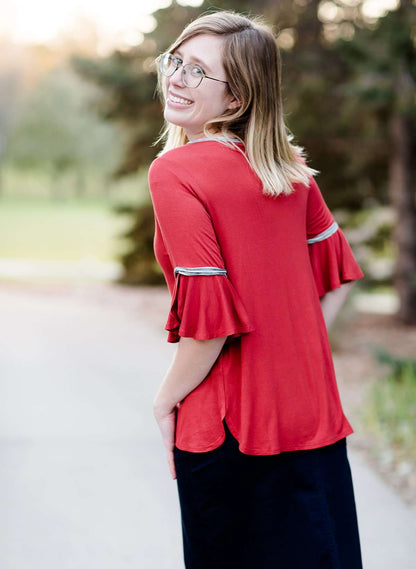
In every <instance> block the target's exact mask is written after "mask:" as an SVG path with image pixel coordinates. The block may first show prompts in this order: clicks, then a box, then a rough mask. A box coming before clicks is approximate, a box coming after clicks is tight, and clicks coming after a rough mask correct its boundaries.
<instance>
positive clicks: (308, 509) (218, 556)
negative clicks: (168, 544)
mask: <svg viewBox="0 0 416 569" xmlns="http://www.w3.org/2000/svg"><path fill="white" fill-rule="evenodd" d="M224 428H225V430H226V439H225V441H224V443H223V444H222V445H221V446H220V447H218V448H216V449H214V450H212V451H208V452H203V453H192V452H187V451H183V450H180V449H178V448H177V447H175V449H174V453H175V464H176V472H177V483H178V492H179V502H180V508H181V519H182V535H183V550H184V558H185V566H186V569H225V568H227V569H362V562H361V551H360V540H359V533H358V525H357V516H356V508H355V500H354V490H353V485H352V479H351V470H350V465H349V462H348V457H347V445H346V439H345V438H344V439H342V440H340V441H338V442H336V443H335V444H332V445H329V446H325V447H321V448H319V449H312V450H303V451H291V452H283V453H280V454H277V455H271V456H251V455H246V454H243V453H242V452H241V451H239V449H238V442H237V441H236V439H235V438H234V437H233V435H232V434H231V433H230V431H229V429H228V427H227V425H226V424H225V421H224Z"/></svg>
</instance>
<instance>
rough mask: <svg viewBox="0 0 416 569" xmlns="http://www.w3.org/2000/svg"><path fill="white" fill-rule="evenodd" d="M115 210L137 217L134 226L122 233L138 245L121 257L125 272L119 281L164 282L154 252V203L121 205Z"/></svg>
mask: <svg viewBox="0 0 416 569" xmlns="http://www.w3.org/2000/svg"><path fill="white" fill-rule="evenodd" d="M115 211H116V212H117V213H119V214H123V215H126V214H128V215H130V216H134V219H135V223H134V225H133V227H131V228H130V229H129V230H128V231H126V232H125V233H123V235H122V237H125V238H127V239H129V240H131V241H133V242H134V243H135V244H136V247H135V248H134V249H132V250H130V251H128V252H127V253H125V254H124V255H122V257H121V262H122V264H123V266H124V269H125V272H124V275H123V276H122V277H121V279H120V280H119V282H120V283H122V284H129V285H141V284H163V283H164V282H165V279H164V277H163V274H162V271H161V269H160V267H159V265H158V264H157V262H156V259H155V258H154V254H153V235H154V230H155V222H154V217H153V207H152V205H151V204H143V205H140V206H139V207H133V206H119V207H117V208H115Z"/></svg>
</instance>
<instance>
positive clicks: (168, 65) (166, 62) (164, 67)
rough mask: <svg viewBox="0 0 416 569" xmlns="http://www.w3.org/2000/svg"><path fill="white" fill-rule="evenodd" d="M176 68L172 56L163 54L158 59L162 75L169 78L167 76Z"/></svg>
mask: <svg viewBox="0 0 416 569" xmlns="http://www.w3.org/2000/svg"><path fill="white" fill-rule="evenodd" d="M177 68H178V67H177V65H176V61H175V58H174V57H173V55H172V54H170V53H165V54H163V55H162V57H161V59H160V71H161V72H162V73H163V75H166V76H167V77H169V75H172V74H173V73H175V71H176V69H177Z"/></svg>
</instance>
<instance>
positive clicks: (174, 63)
mask: <svg viewBox="0 0 416 569" xmlns="http://www.w3.org/2000/svg"><path fill="white" fill-rule="evenodd" d="M181 66H182V82H183V84H184V85H185V86H186V87H189V88H191V89H195V88H196V87H199V85H200V84H201V81H202V79H212V80H213V81H219V82H220V83H227V84H228V81H223V80H222V79H215V77H208V75H207V74H206V73H205V71H204V70H203V69H202V67H200V66H199V65H197V64H196V63H187V64H186V65H184V64H183V61H182V59H181V58H180V57H176V56H175V55H172V54H171V53H164V54H162V55H161V56H160V64H159V69H160V71H161V73H162V75H164V76H165V77H172V75H173V74H174V73H175V71H177V70H178V69H179V67H181Z"/></svg>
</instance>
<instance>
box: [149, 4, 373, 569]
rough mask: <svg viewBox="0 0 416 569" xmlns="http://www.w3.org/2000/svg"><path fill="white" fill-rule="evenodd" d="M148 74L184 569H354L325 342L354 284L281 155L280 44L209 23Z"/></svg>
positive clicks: (323, 216)
mask: <svg viewBox="0 0 416 569" xmlns="http://www.w3.org/2000/svg"><path fill="white" fill-rule="evenodd" d="M159 70H160V91H161V95H162V100H163V103H164V117H165V120H166V129H165V132H164V136H165V140H166V142H165V146H164V149H163V151H162V153H161V154H160V156H159V157H158V158H157V159H156V160H155V161H154V162H153V164H152V166H151V168H150V171H149V185H150V191H151V196H152V201H153V206H154V212H155V253H156V257H157V260H158V262H159V264H160V266H161V267H162V269H163V272H164V274H165V277H166V281H167V284H168V286H169V290H170V292H171V296H172V304H171V310H170V314H169V317H168V321H167V324H166V329H167V330H168V331H169V336H168V341H169V342H179V344H178V349H177V352H176V355H175V357H174V360H173V362H172V365H171V366H170V368H169V369H168V371H167V373H166V376H165V378H164V380H163V382H162V384H161V386H160V389H159V391H158V393H157V395H156V397H155V400H154V414H155V417H156V420H157V422H158V425H159V427H160V430H161V433H162V437H163V441H164V444H165V447H166V450H167V458H168V463H169V467H170V471H171V474H172V477H173V478H174V479H175V478H177V484H178V491H179V499H180V507H181V518H182V530H183V546H184V557H185V565H186V567H187V569H204V568H209V569H222V568H225V567H227V568H231V569H234V568H235V569H253V568H255V569H269V568H270V569H272V568H273V569H276V568H279V569H318V568H319V569H326V568H328V569H330V568H331V569H341V568H342V569H358V568H361V555H360V543H359V535H358V528H357V519H356V511H355V502H354V493H353V486H352V481H351V473H350V468H349V462H348V458H347V450H346V436H347V435H349V434H351V433H352V432H353V430H352V428H351V426H350V424H349V422H348V421H347V419H346V417H345V415H344V413H343V411H342V407H341V403H340V399H339V394H338V389H337V385H336V379H335V375H334V368H333V363H332V356H331V351H330V346H329V341H328V335H327V330H326V325H327V326H329V325H330V322H331V321H332V319H333V318H334V316H335V314H336V312H337V310H338V309H339V308H340V306H341V305H342V303H343V302H344V300H345V298H346V296H347V294H348V292H349V289H350V287H351V284H345V283H351V281H353V280H356V279H360V278H362V277H363V273H362V272H361V269H360V267H359V266H358V264H357V262H356V261H355V259H354V256H353V254H352V252H351V249H350V247H349V244H348V243H347V241H346V239H345V237H344V235H343V233H342V232H341V230H340V229H339V227H338V225H337V224H336V222H335V221H334V219H333V217H332V215H331V213H330V211H329V210H328V208H327V206H326V204H325V202H324V200H323V198H322V195H321V193H320V190H319V188H318V186H317V184H316V182H315V181H314V179H313V177H312V175H313V174H314V173H315V172H314V171H313V170H311V169H310V168H309V167H308V166H307V165H306V163H305V162H304V160H303V159H302V158H301V154H302V153H301V149H300V148H298V147H295V146H294V145H293V144H291V142H290V138H289V136H288V134H287V130H286V127H285V124H284V121H283V111H282V103H281V94H280V63H279V54H278V50H277V47H276V42H275V39H274V37H273V35H272V33H271V32H270V30H269V29H268V28H267V27H266V26H264V25H263V24H261V23H259V22H258V21H257V20H251V19H249V18H246V17H244V16H241V15H238V14H235V13H231V12H216V13H212V14H208V15H205V16H202V17H200V18H198V19H197V20H195V21H194V22H192V23H190V24H189V25H188V26H187V27H186V28H185V30H184V31H183V32H182V34H181V35H180V36H179V38H178V39H177V40H176V41H175V42H174V43H173V45H172V46H171V47H170V49H169V50H168V52H167V53H166V54H164V55H163V56H161V58H160V60H159ZM341 285H342V286H341ZM325 324H326V325H325Z"/></svg>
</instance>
